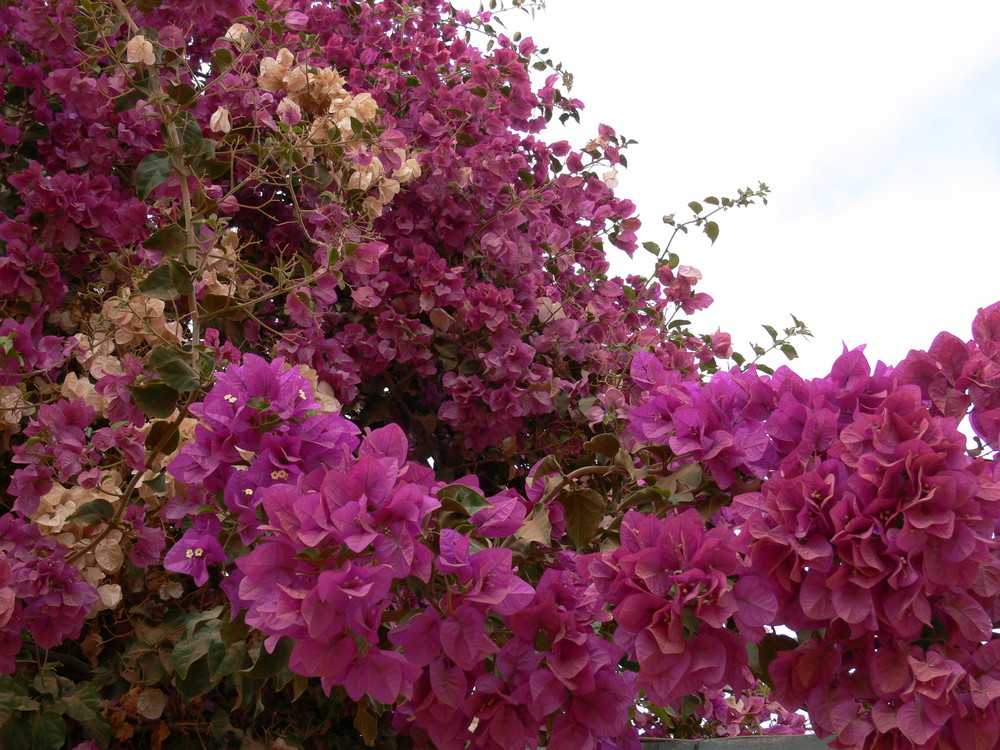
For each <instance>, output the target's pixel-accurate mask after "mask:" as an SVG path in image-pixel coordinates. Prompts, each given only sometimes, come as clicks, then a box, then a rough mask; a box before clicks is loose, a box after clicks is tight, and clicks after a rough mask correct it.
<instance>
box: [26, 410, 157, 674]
mask: <svg viewBox="0 0 1000 750" xmlns="http://www.w3.org/2000/svg"><path fill="white" fill-rule="evenodd" d="M140 408H141V407H140ZM114 515H115V506H113V505H112V504H111V503H109V502H108V501H107V500H105V499H104V498H101V497H99V498H97V499H96V500H91V501H90V502H89V503H84V504H83V505H81V506H80V507H79V508H77V509H76V511H74V513H73V515H71V516H70V517H69V518H68V519H66V520H68V521H83V522H84V523H85V524H87V525H88V526H97V524H99V523H103V522H104V521H110V520H111V518H112V517H113V516H114ZM39 676H41V675H40V674H39Z"/></svg>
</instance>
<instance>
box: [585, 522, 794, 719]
mask: <svg viewBox="0 0 1000 750" xmlns="http://www.w3.org/2000/svg"><path fill="white" fill-rule="evenodd" d="M740 541H741V540H740V539H739V538H738V537H737V536H736V534H735V533H734V532H733V530H732V529H730V528H726V527H724V526H719V527H716V528H712V529H706V527H705V523H704V521H702V519H701V517H700V516H699V515H698V513H697V512H696V511H694V510H688V511H684V512H682V513H677V514H673V515H669V516H667V517H666V518H663V519H660V518H657V517H656V516H653V515H644V514H641V513H637V512H635V511H629V512H628V513H626V514H625V517H624V518H623V520H622V525H621V547H619V548H618V549H616V550H614V551H611V552H603V553H596V554H594V555H591V556H589V557H585V558H582V559H581V560H580V561H579V563H578V564H579V566H580V570H581V574H582V575H584V577H585V578H587V579H589V580H592V581H594V584H595V586H597V589H598V591H599V592H600V593H601V595H602V597H603V598H604V599H605V600H606V601H607V602H608V603H609V604H610V605H611V606H612V607H614V610H613V611H614V615H615V622H616V623H617V629H616V630H615V641H616V642H617V643H619V644H620V645H621V646H622V647H623V648H625V649H626V650H627V652H628V653H629V654H630V656H631V658H633V659H634V660H636V661H637V662H638V663H639V673H638V686H639V688H640V689H642V690H645V692H646V695H647V696H648V697H649V699H650V700H652V701H654V702H656V703H657V704H658V705H662V706H667V705H670V704H672V703H674V702H675V701H677V700H678V699H679V698H681V697H683V696H685V695H691V694H694V693H697V692H699V691H701V690H703V689H709V690H718V689H721V688H723V687H726V686H729V687H731V688H733V689H736V690H742V689H744V688H746V687H749V686H750V684H751V682H752V681H751V679H750V673H749V670H748V669H747V656H746V648H745V645H744V643H745V641H744V640H743V639H750V640H760V638H761V637H762V636H763V627H762V626H764V625H769V624H771V623H772V622H773V621H774V617H775V615H776V614H777V609H778V601H777V598H776V597H775V596H774V594H773V593H772V592H771V591H770V588H769V586H767V585H766V583H765V582H764V581H762V580H761V579H759V578H758V577H756V576H754V575H752V574H751V573H750V571H749V570H748V566H747V564H746V562H745V561H744V559H743V556H742V555H741V554H740V546H741V545H740ZM730 618H732V620H733V622H734V623H735V626H736V628H737V629H738V630H739V632H740V634H741V635H737V633H736V632H734V631H733V630H731V629H730V628H729V627H727V624H728V623H729V621H730Z"/></svg>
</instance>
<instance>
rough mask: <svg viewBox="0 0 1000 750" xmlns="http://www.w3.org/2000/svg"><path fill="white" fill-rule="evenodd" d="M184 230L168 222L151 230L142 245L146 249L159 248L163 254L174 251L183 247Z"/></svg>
mask: <svg viewBox="0 0 1000 750" xmlns="http://www.w3.org/2000/svg"><path fill="white" fill-rule="evenodd" d="M185 241H186V240H185V237H184V231H183V230H182V229H181V228H180V227H179V226H177V225H176V224H170V225H169V226H165V227H163V228H162V229H158V230H156V231H155V232H153V233H152V234H151V235H150V236H149V238H148V239H146V240H144V241H143V243H142V246H143V247H144V248H146V249H147V250H159V251H160V252H161V253H163V254H164V255H170V254H171V253H176V252H178V251H180V249H181V248H182V247H184V243H185Z"/></svg>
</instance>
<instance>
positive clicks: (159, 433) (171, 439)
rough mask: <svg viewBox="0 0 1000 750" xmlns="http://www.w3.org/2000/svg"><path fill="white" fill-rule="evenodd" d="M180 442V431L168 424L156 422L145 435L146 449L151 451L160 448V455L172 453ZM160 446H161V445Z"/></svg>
mask: <svg viewBox="0 0 1000 750" xmlns="http://www.w3.org/2000/svg"><path fill="white" fill-rule="evenodd" d="M178 442H180V431H179V430H178V429H177V427H176V426H175V425H172V424H170V423H169V422H156V423H154V424H153V426H152V427H150V428H149V432H148V433H146V448H147V449H149V450H152V449H153V448H155V447H156V446H158V445H159V446H160V453H163V454H169V453H173V452H174V449H175V448H176V447H177V443H178ZM161 444H162V445H161Z"/></svg>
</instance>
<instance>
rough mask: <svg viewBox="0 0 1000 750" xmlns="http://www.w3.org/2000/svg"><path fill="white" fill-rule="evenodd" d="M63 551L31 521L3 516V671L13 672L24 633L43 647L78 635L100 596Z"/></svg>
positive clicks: (0, 610)
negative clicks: (70, 562) (66, 558)
mask: <svg viewBox="0 0 1000 750" xmlns="http://www.w3.org/2000/svg"><path fill="white" fill-rule="evenodd" d="M63 552H64V550H63V547H62V546H61V545H60V544H59V543H58V542H56V541H55V540H54V539H46V538H45V537H43V536H42V534H41V532H39V530H38V528H37V527H35V526H34V524H32V523H30V522H29V521H26V520H24V519H23V518H20V517H18V516H16V515H13V514H7V515H4V516H0V672H2V673H4V674H10V673H12V672H13V671H14V667H15V657H16V656H17V654H18V653H19V652H20V650H21V645H22V644H21V631H22V629H26V630H27V631H28V633H29V634H30V635H31V637H32V639H33V640H34V642H35V643H36V644H38V646H39V647H41V648H54V647H55V646H58V645H59V644H60V643H62V642H63V641H64V640H65V639H67V638H76V637H77V636H79V635H80V630H81V628H82V627H83V621H84V617H86V615H87V613H88V612H89V611H90V608H91V606H92V605H94V604H95V603H96V602H97V599H98V595H97V592H96V591H95V590H94V588H93V587H92V586H90V585H89V584H87V583H85V582H84V581H83V580H82V579H81V578H80V574H79V572H77V570H76V569H75V568H73V567H72V566H70V565H68V564H67V563H66V561H65V559H64V557H63Z"/></svg>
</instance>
